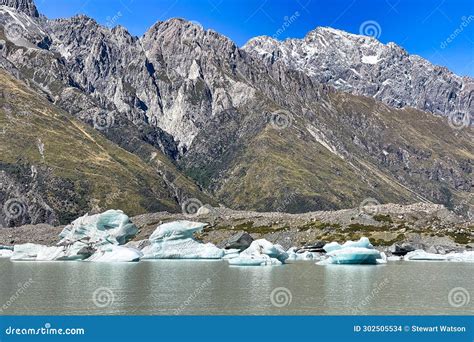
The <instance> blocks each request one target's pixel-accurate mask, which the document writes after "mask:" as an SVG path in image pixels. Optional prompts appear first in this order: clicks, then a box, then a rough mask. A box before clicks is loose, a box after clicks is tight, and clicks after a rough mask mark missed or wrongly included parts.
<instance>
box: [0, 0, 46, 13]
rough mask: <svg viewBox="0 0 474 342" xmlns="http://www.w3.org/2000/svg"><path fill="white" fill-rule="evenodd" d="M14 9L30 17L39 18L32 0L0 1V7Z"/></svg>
mask: <svg viewBox="0 0 474 342" xmlns="http://www.w3.org/2000/svg"><path fill="white" fill-rule="evenodd" d="M2 5H4V6H7V7H10V8H14V9H15V10H17V11H18V12H21V13H25V14H27V15H29V16H30V17H39V13H38V9H37V8H36V6H35V3H34V2H33V0H0V6H2Z"/></svg>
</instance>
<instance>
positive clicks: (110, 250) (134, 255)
mask: <svg viewBox="0 0 474 342" xmlns="http://www.w3.org/2000/svg"><path fill="white" fill-rule="evenodd" d="M142 257H143V253H142V252H141V251H139V250H138V249H135V248H132V247H125V246H116V245H105V246H101V247H100V248H99V249H98V250H97V251H96V252H95V253H94V254H93V255H92V256H91V257H90V258H88V259H87V260H86V261H94V262H134V261H139V260H140V259H141V258H142Z"/></svg>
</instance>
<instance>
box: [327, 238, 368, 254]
mask: <svg viewBox="0 0 474 342" xmlns="http://www.w3.org/2000/svg"><path fill="white" fill-rule="evenodd" d="M349 247H360V248H369V249H373V248H374V246H372V244H371V243H370V241H369V239H368V238H366V237H365V236H363V237H361V238H360V239H359V240H358V241H346V242H345V243H344V244H343V245H340V244H339V243H337V242H330V243H328V244H325V245H324V247H323V249H324V250H325V251H326V253H329V252H332V251H335V250H338V249H342V248H349Z"/></svg>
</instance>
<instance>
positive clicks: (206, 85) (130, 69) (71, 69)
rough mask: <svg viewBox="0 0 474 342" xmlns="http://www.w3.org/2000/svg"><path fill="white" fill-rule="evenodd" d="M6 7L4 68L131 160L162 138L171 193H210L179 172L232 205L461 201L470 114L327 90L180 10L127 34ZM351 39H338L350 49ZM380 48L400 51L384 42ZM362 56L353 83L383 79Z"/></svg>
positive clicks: (467, 183)
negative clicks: (455, 120) (461, 122)
mask: <svg viewBox="0 0 474 342" xmlns="http://www.w3.org/2000/svg"><path fill="white" fill-rule="evenodd" d="M5 8H6V7H0V23H1V25H2V27H3V33H1V31H0V39H2V40H3V41H4V43H3V44H2V45H1V50H0V65H1V66H2V68H3V69H4V70H6V71H7V72H8V73H9V74H11V75H14V76H15V77H16V78H18V79H21V80H23V81H24V82H25V83H26V84H28V86H29V87H30V88H31V89H34V90H35V91H36V92H37V93H39V94H42V95H43V96H44V97H45V98H47V99H48V100H49V101H50V102H52V103H54V104H55V105H56V106H58V107H60V108H62V109H64V110H65V111H67V112H69V113H70V114H72V115H73V116H75V117H76V118H79V119H80V120H82V121H83V122H85V123H86V124H89V125H90V126H92V127H94V128H95V129H96V130H98V131H99V133H101V134H102V135H104V136H105V137H107V138H108V139H109V140H111V141H112V142H114V143H115V144H117V145H119V146H120V147H122V148H123V149H125V150H126V151H128V152H131V153H133V154H135V155H137V156H138V157H139V158H140V159H141V160H143V161H146V162H149V161H150V160H153V159H154V158H155V157H156V155H157V154H156V153H157V152H159V154H158V155H159V156H160V158H159V160H160V163H159V164H160V165H159V167H157V172H158V174H159V175H160V177H161V179H162V180H163V182H164V183H165V184H166V186H167V189H168V192H170V193H172V196H173V198H175V200H176V201H177V203H178V204H182V202H183V199H186V198H189V197H199V196H201V197H200V198H201V199H202V201H205V202H208V201H213V199H211V198H209V197H206V196H205V195H204V194H203V193H202V192H199V190H198V189H197V188H196V187H193V186H192V182H190V181H189V178H187V176H189V177H190V178H192V179H193V180H194V181H196V182H197V183H198V184H199V186H200V187H201V189H203V190H205V191H207V192H208V193H210V194H211V195H212V196H213V197H214V198H215V199H216V201H219V202H221V203H223V204H225V205H227V206H229V207H233V208H236V209H257V210H274V211H289V212H298V211H307V210H317V209H336V208H344V207H354V206H358V205H359V204H360V203H361V202H362V201H363V200H364V199H365V198H368V197H373V198H376V199H377V200H378V201H380V202H382V203H384V202H385V203H386V202H414V201H420V200H424V201H433V202H436V203H444V204H446V205H447V206H449V207H450V208H456V207H459V206H468V205H469V202H468V199H469V194H470V189H471V186H472V185H471V182H472V162H473V155H472V150H473V145H472V132H471V131H470V130H469V128H467V129H466V128H465V129H460V130H456V129H453V128H452V127H451V126H449V125H448V124H447V122H446V120H444V119H441V118H439V117H436V116H434V115H432V114H430V113H427V112H425V111H419V110H414V109H411V108H405V109H395V108H393V107H392V106H386V105H383V104H382V103H381V102H379V101H375V100H374V99H371V98H367V97H364V96H360V95H353V94H349V93H346V92H341V91H339V90H335V89H334V88H333V86H331V85H334V84H335V83H334V82H332V81H331V77H329V76H328V77H326V78H324V79H318V77H316V76H315V75H312V74H310V73H308V72H303V71H302V70H297V69H295V68H293V67H292V66H291V65H289V64H288V63H287V62H286V61H285V60H284V59H283V58H272V59H267V58H263V59H262V55H261V54H260V53H254V52H255V51H253V49H251V48H250V47H249V46H250V45H247V47H246V48H245V49H244V50H242V49H239V48H238V47H237V46H236V45H235V44H234V43H233V42H232V41H231V40H229V39H228V38H226V37H224V36H222V35H220V34H218V33H216V32H214V31H212V30H203V29H202V28H201V27H199V26H197V25H194V24H192V23H190V22H186V21H184V20H181V19H171V20H168V21H165V22H158V23H156V24H155V25H154V26H153V27H152V28H150V29H149V30H148V31H147V32H146V33H145V35H144V36H142V37H139V38H138V37H133V36H131V35H130V34H129V33H128V32H127V30H126V29H124V28H122V27H115V28H113V29H109V28H106V27H102V26H100V25H98V24H97V23H96V22H95V21H94V20H92V19H90V18H87V17H85V16H76V17H73V18H70V19H61V20H45V19H44V18H32V17H31V16H28V15H27V14H25V13H20V12H17V11H15V13H14V15H12V13H10V12H12V11H14V10H12V9H8V10H6V9H5ZM22 24H23V25H22ZM12 28H14V29H13V30H12ZM327 39H329V38H327ZM361 39H362V38H361ZM363 39H365V38H363ZM356 43H357V41H354V42H353V44H354V46H353V49H354V51H352V50H351V49H350V48H349V47H347V48H346V49H347V51H348V52H347V53H349V52H351V53H354V54H356V53H357V51H358V50H357V48H359V47H358V45H357V44H356ZM359 43H360V44H359V45H360V49H362V50H364V49H365V47H364V46H365V45H364V44H365V43H364V42H359ZM367 44H369V45H371V46H372V45H374V48H375V47H377V46H378V45H377V44H379V43H377V42H375V41H370V42H369V43H367ZM380 49H381V50H380V51H379V50H377V53H381V54H382V53H385V52H383V51H385V50H384V49H385V48H382V47H380ZM382 50H383V51H382ZM330 51H331V47H329V46H328V47H327V53H329V52H330ZM364 51H365V50H364ZM397 51H398V52H397ZM364 53H366V54H365V55H364V56H369V55H370V53H369V52H364ZM397 54H398V57H396V56H397ZM391 56H392V57H393V58H398V59H400V60H404V59H410V58H411V57H409V56H407V55H406V53H404V52H403V51H402V50H401V49H399V48H395V47H394V51H393V52H392V54H391ZM364 60H365V61H366V62H367V61H369V62H373V61H374V59H373V58H372V59H371V58H369V59H367V58H365V59H364ZM376 64H378V63H376ZM376 64H369V65H370V66H372V67H373V66H374V65H376ZM381 65H382V64H380V66H377V67H378V68H379V67H380V68H381ZM384 65H385V64H384ZM425 67H426V70H425V69H423V68H425ZM328 68H329V66H328ZM385 68H388V69H389V70H390V68H391V66H390V65H389V63H387V64H386V65H385ZM419 68H421V69H422V70H420V73H422V72H423V73H426V74H427V75H428V76H429V77H428V76H427V77H428V78H426V79H425V81H423V79H420V80H419V82H421V83H420V87H421V86H423V87H428V88H429V85H430V84H431V83H432V79H431V78H430V77H431V76H430V75H431V74H432V72H433V71H432V70H431V69H430V66H429V65H426V66H423V67H422V66H419ZM370 70H371V69H370V68H369V67H367V70H366V71H364V73H363V74H361V76H360V77H359V79H358V80H359V83H358V84H359V85H361V86H362V85H364V84H367V82H369V81H368V80H370V82H373V83H374V84H376V85H377V86H378V87H383V83H384V82H383V81H382V80H381V79H379V80H377V79H375V78H373V77H372V76H371V74H370ZM380 70H384V69H380ZM380 70H379V72H381V71H380ZM338 72H339V71H338ZM341 72H342V71H341ZM384 72H385V71H384ZM446 72H447V71H446ZM359 73H360V71H359ZM449 75H452V74H449ZM452 77H453V78H455V79H456V80H458V79H459V78H456V77H455V76H454V75H452ZM379 81H380V82H379ZM399 82H400V84H403V82H404V79H403V78H402V79H400V80H399ZM423 82H425V83H424V85H423ZM453 82H454V81H453ZM459 82H460V81H459ZM388 83H390V82H388ZM388 83H387V84H388ZM328 84H329V85H328ZM443 84H444V83H443ZM453 84H454V83H453ZM456 84H457V83H456ZM453 87H454V88H456V87H457V85H453ZM460 87H461V88H462V87H463V86H462V85H461V86H460ZM464 87H465V86H464ZM369 88H370V87H369ZM428 88H427V89H428ZM454 88H453V89H454ZM371 89H372V88H371ZM397 89H398V88H397ZM443 89H444V88H443ZM440 92H441V93H444V90H442V89H441V88H440ZM356 93H357V94H360V93H362V92H356ZM456 94H457V93H456ZM366 95H367V94H366ZM369 95H370V94H369ZM427 96H428V95H427ZM429 96H431V95H430V94H429ZM456 96H457V98H459V96H461V95H456ZM375 97H376V98H377V96H375ZM466 101H467V102H466V103H467V106H468V107H467V108H471V107H469V106H471V105H472V102H469V101H470V100H466ZM385 102H386V101H385ZM462 103H465V102H462ZM390 104H391V105H394V106H402V105H400V104H397V103H390ZM403 106H405V105H403ZM447 106H448V105H447ZM450 106H451V104H450ZM453 106H454V105H453ZM448 107H449V106H448ZM448 107H446V108H448ZM449 108H451V107H449ZM452 108H458V107H455V106H454V107H452ZM459 108H461V107H459ZM459 108H458V109H459ZM463 108H464V107H463ZM425 109H426V108H425ZM453 110H454V109H453ZM434 112H435V111H434ZM445 113H447V112H445ZM155 149H156V150H157V152H156V151H155ZM165 156H166V157H165ZM162 157H163V158H162ZM184 174H185V175H186V176H185V175H184ZM471 205H472V204H471Z"/></svg>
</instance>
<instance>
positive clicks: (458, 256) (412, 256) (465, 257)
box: [404, 249, 474, 262]
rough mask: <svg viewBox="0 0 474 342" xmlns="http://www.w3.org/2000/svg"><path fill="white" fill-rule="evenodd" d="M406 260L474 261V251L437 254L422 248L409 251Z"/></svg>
mask: <svg viewBox="0 0 474 342" xmlns="http://www.w3.org/2000/svg"><path fill="white" fill-rule="evenodd" d="M404 260H408V261H452V262H474V251H464V252H462V253H454V252H453V253H449V254H435V253H428V252H425V251H424V250H422V249H417V250H416V251H413V252H409V253H407V254H406V255H405V257H404Z"/></svg>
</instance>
